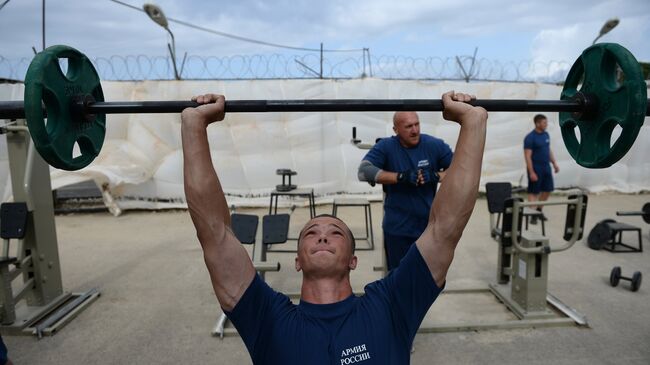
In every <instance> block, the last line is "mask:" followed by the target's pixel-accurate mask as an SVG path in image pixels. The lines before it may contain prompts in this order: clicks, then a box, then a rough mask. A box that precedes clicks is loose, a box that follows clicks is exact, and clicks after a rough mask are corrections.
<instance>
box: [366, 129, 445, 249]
mask: <svg viewBox="0 0 650 365" xmlns="http://www.w3.org/2000/svg"><path fill="white" fill-rule="evenodd" d="M452 157H453V153H452V152H451V148H449V145H447V144H446V143H445V142H444V141H443V140H442V139H439V138H436V137H433V136H430V135H427V134H420V143H418V144H417V146H415V147H411V148H406V147H404V146H402V145H401V144H400V142H399V137H397V136H392V137H390V138H383V139H382V140H381V141H379V142H377V144H375V145H374V146H373V147H372V149H371V150H370V151H368V153H367V154H366V156H365V157H364V158H363V159H364V160H367V161H369V162H370V163H372V164H373V165H375V166H376V167H378V168H380V169H382V170H385V171H391V172H404V171H408V170H417V169H427V168H428V169H431V172H432V173H433V172H438V171H440V170H441V169H447V168H449V165H450V164H451V159H452ZM437 187H438V182H437V180H436V181H435V183H431V184H425V185H421V186H417V187H416V186H413V185H409V184H393V185H384V191H385V192H386V199H385V201H384V222H383V224H382V228H383V229H384V232H386V233H388V234H392V235H396V236H410V237H418V236H419V235H420V234H421V233H422V232H423V231H424V229H425V228H426V227H427V223H428V222H429V212H430V211H431V204H433V198H434V197H435V195H436V189H437Z"/></svg>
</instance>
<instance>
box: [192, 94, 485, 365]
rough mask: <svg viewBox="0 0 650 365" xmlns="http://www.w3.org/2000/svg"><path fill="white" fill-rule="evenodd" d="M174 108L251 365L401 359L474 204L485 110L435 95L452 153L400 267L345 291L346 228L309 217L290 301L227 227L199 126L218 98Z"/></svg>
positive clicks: (200, 228)
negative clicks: (454, 139)
mask: <svg viewBox="0 0 650 365" xmlns="http://www.w3.org/2000/svg"><path fill="white" fill-rule="evenodd" d="M193 100H195V101H196V102H198V103H199V104H203V105H200V106H198V107H196V108H187V109H185V110H184V111H183V113H182V115H181V118H182V142H183V156H184V180H185V194H186V197H187V203H188V207H189V211H190V215H191V217H192V221H193V222H194V226H195V228H196V231H197V236H198V238H199V241H200V242H201V246H202V248H203V253H204V259H205V263H206V266H207V268H208V271H209V273H210V278H211V280H212V285H213V287H214V291H215V294H216V296H217V299H218V300H219V303H220V304H221V307H222V308H223V310H224V311H225V312H226V314H227V315H228V317H229V318H230V320H231V321H232V322H233V324H234V325H235V327H236V328H237V330H238V331H239V334H240V335H241V337H242V339H243V341H244V343H245V344H246V347H247V349H248V351H249V353H250V355H251V358H252V360H253V362H254V363H256V364H262V363H269V364H332V363H337V364H338V363H339V362H340V363H341V364H350V363H354V362H360V361H364V362H365V363H367V364H373V363H375V364H378V363H390V364H397V363H399V364H406V363H408V362H409V356H410V349H411V345H412V342H413V338H414V336H415V333H416V332H417V329H418V327H419V326H420V323H421V322H422V320H423V318H424V316H425V314H426V313H427V311H428V310H429V307H430V306H431V305H432V304H433V302H434V301H435V299H436V298H437V296H438V295H439V294H440V291H441V290H442V287H443V286H444V283H445V278H446V275H447V270H448V269H449V266H450V265H451V262H452V259H453V257H454V250H455V248H456V245H457V244H458V241H459V240H460V237H461V235H462V233H463V230H464V228H465V225H466V224H467V222H468V220H469V217H470V215H471V213H472V210H473V208H474V204H475V202H476V197H477V191H478V184H479V178H480V175H481V163H482V159H483V149H484V145H485V135H486V121H487V112H486V110H485V109H483V108H482V107H473V106H471V105H469V104H467V102H469V101H471V100H472V97H471V96H469V95H467V94H462V93H454V92H448V93H446V94H444V95H443V96H442V101H443V104H444V112H443V117H444V118H445V119H447V120H450V121H455V122H457V123H459V124H460V126H461V128H460V134H459V137H458V143H457V145H456V154H455V156H454V160H453V162H452V164H451V166H450V168H449V170H448V173H447V175H446V178H445V182H444V184H442V186H441V188H440V191H439V193H438V198H437V199H436V200H435V202H434V204H433V206H432V208H431V212H430V214H429V223H428V225H427V228H426V229H425V231H424V233H422V235H421V236H420V238H418V239H417V241H416V244H415V245H412V246H411V249H410V250H409V252H408V253H407V255H406V256H405V257H404V259H403V261H402V264H401V265H400V266H399V267H398V268H397V269H395V270H394V271H393V272H392V273H391V274H390V275H388V276H387V277H385V278H383V279H380V280H378V281H375V282H373V283H371V284H369V285H367V286H366V287H365V295H363V296H361V297H356V296H354V295H353V292H352V287H351V285H350V271H351V270H354V269H355V268H356V266H357V257H356V256H355V255H354V238H353V237H352V234H351V233H350V230H349V228H348V226H347V225H346V224H345V223H344V222H343V221H341V220H340V219H338V218H336V217H332V216H318V217H315V218H313V219H311V220H310V221H309V222H308V223H307V224H306V225H305V227H304V228H303V229H302V231H301V232H300V235H299V239H298V254H297V257H296V261H295V268H296V270H297V271H302V274H303V280H302V288H301V301H300V304H298V305H294V304H292V303H291V301H290V300H289V298H288V297H287V296H285V295H283V294H281V293H278V292H276V291H274V290H273V289H271V288H270V287H269V286H268V285H267V284H266V283H265V282H264V281H263V280H261V279H260V278H259V277H258V276H256V274H255V269H254V268H253V265H252V263H251V260H250V258H249V256H248V254H247V253H246V251H245V249H244V248H243V247H242V245H241V244H239V242H238V241H237V239H236V238H235V235H234V234H233V232H232V230H231V229H230V215H229V213H228V206H227V203H226V199H225V196H224V193H223V190H222V188H221V184H220V182H219V178H218V176H217V173H216V171H215V170H214V167H213V165H212V160H211V157H210V147H209V145H208V137H207V126H208V125H209V124H210V123H212V122H215V121H220V120H223V119H224V115H225V113H224V107H225V99H224V98H223V97H222V96H218V95H214V94H208V95H202V96H198V97H195V98H194V99H193Z"/></svg>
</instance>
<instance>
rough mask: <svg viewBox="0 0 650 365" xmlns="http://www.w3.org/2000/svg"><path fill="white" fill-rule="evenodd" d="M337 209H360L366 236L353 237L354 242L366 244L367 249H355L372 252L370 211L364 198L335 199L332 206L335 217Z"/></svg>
mask: <svg viewBox="0 0 650 365" xmlns="http://www.w3.org/2000/svg"><path fill="white" fill-rule="evenodd" d="M339 207H362V208H363V212H364V214H365V224H366V235H365V236H364V237H355V238H354V239H355V240H363V241H367V242H368V247H357V248H356V249H357V250H359V251H372V250H374V249H375V239H374V234H373V231H372V211H371V210H370V202H369V201H368V199H366V198H335V199H334V203H333V204H332V215H333V216H335V217H336V214H337V213H338V208H339Z"/></svg>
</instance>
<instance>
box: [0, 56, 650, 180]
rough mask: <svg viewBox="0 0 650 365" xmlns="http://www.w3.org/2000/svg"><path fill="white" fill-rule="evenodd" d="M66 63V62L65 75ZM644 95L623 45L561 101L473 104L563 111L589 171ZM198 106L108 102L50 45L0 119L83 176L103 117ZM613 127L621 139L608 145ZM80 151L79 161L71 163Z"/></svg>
mask: <svg viewBox="0 0 650 365" xmlns="http://www.w3.org/2000/svg"><path fill="white" fill-rule="evenodd" d="M61 58H66V59H68V70H67V72H66V74H65V75H64V74H63V71H61V68H60V66H59V59H61ZM619 70H620V71H619ZM621 73H622V74H623V75H624V77H623V78H622V79H621V77H620V74H621ZM646 89H647V86H646V83H645V81H644V80H643V74H642V72H641V69H640V65H639V64H638V62H637V61H636V59H635V58H634V56H633V55H632V54H631V53H630V52H629V51H627V50H626V49H625V48H623V47H622V46H620V45H618V44H613V43H600V44H597V45H595V46H592V47H589V48H588V49H586V50H585V51H584V52H583V53H582V55H581V56H580V58H578V60H577V61H576V62H575V63H574V65H573V67H572V68H571V70H570V71H569V74H568V76H567V80H566V82H565V84H564V89H563V91H562V94H561V98H560V100H520V99H510V100H489V99H478V100H473V101H472V102H470V104H471V105H474V106H481V107H484V108H485V109H486V110H488V111H491V112H560V118H559V120H560V128H561V131H562V138H563V140H564V142H565V145H566V147H567V150H568V151H569V153H570V154H571V156H572V157H573V158H574V159H575V160H576V162H577V163H578V164H580V165H582V166H584V167H589V168H604V167H608V166H611V165H612V164H613V163H615V162H616V161H618V160H620V159H621V158H622V157H623V156H624V155H625V154H626V153H627V151H628V150H629V149H630V148H631V147H632V145H633V144H634V142H635V140H636V137H637V135H638V133H639V131H640V128H641V126H642V125H643V122H644V119H645V116H647V115H650V103H649V101H648V99H647V91H646ZM198 105H199V104H198V103H196V102H193V101H130V102H106V101H104V96H103V91H102V89H101V83H100V80H99V76H98V75H97V71H96V70H95V68H94V66H93V65H92V63H91V62H90V61H89V60H88V58H87V57H86V56H85V55H84V54H82V53H81V52H79V51H77V50H76V49H74V48H71V47H68V46H52V47H49V48H47V49H45V50H44V51H42V52H40V53H38V54H37V55H36V56H35V57H34V59H33V60H32V62H31V63H30V66H29V69H28V71H27V75H26V76H25V96H24V101H4V102H0V119H22V118H25V119H26V120H27V125H28V128H29V131H30V134H31V136H32V139H33V141H34V145H35V147H36V149H37V151H38V152H39V153H40V154H41V156H42V157H43V158H44V159H45V160H46V161H47V162H48V163H49V164H50V165H52V166H54V167H57V168H60V169H65V170H78V169H80V168H83V167H85V166H87V165H88V164H90V163H91V162H92V160H93V159H94V158H95V157H96V156H97V155H98V154H99V152H100V150H101V146H102V144H103V140H104V136H105V128H106V127H105V122H106V119H105V118H106V114H125V113H126V114H128V113H178V112H181V111H182V110H183V109H185V108H188V107H196V106H198ZM442 110H443V104H442V100H440V99H397V100H385V99H312V100H226V105H225V111H226V113H247V112H250V113H259V112H371V111H377V112H382V111H442ZM46 117H47V123H46V122H45V118H46ZM616 125H620V126H621V127H622V132H621V135H620V136H619V138H618V139H617V141H616V142H615V143H614V144H612V145H610V139H611V136H612V133H613V129H614V127H615V126H616ZM576 128H578V129H579V130H580V140H578V138H577V137H576V134H575V129H576ZM75 144H78V146H79V148H80V150H81V155H80V156H76V157H73V148H74V145H75Z"/></svg>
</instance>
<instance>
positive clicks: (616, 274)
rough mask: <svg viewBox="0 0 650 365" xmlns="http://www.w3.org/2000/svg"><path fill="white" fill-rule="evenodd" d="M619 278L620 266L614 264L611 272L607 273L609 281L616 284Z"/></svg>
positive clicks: (613, 284)
mask: <svg viewBox="0 0 650 365" xmlns="http://www.w3.org/2000/svg"><path fill="white" fill-rule="evenodd" d="M620 280H621V267H620V266H614V268H613V269H612V272H611V273H610V274H609V283H610V284H611V285H612V286H616V285H618V282H619V281H620Z"/></svg>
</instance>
